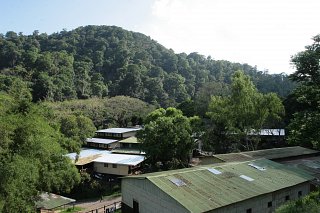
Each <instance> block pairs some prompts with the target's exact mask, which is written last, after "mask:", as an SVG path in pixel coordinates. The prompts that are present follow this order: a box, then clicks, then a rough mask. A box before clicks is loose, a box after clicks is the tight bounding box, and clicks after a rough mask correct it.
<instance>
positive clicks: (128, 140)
mask: <svg viewBox="0 0 320 213" xmlns="http://www.w3.org/2000/svg"><path fill="white" fill-rule="evenodd" d="M119 142H120V143H140V141H138V139H137V138H136V137H134V136H132V137H129V138H126V139H124V140H121V141H119Z"/></svg>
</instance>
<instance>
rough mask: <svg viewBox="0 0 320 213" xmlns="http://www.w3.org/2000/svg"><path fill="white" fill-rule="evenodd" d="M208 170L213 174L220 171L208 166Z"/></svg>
mask: <svg viewBox="0 0 320 213" xmlns="http://www.w3.org/2000/svg"><path fill="white" fill-rule="evenodd" d="M208 171H209V172H211V173H213V174H215V175H220V174H221V173H222V172H220V171H219V170H217V169H214V168H209V169H208Z"/></svg>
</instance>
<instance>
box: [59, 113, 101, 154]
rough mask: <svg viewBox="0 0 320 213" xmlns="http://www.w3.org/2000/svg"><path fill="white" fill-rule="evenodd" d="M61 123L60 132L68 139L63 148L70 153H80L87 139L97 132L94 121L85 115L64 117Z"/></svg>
mask: <svg viewBox="0 0 320 213" xmlns="http://www.w3.org/2000/svg"><path fill="white" fill-rule="evenodd" d="M60 123H61V126H60V131H61V133H62V134H64V136H65V137H66V138H67V140H66V141H65V143H64V144H63V147H64V148H65V149H67V150H68V151H69V152H76V151H79V150H80V148H81V146H82V144H83V143H84V141H85V140H86V138H89V137H92V136H93V134H94V132H95V131H96V128H95V126H94V124H93V122H92V120H91V119H90V118H88V117H85V116H83V115H78V116H76V115H68V116H65V117H62V118H61V121H60Z"/></svg>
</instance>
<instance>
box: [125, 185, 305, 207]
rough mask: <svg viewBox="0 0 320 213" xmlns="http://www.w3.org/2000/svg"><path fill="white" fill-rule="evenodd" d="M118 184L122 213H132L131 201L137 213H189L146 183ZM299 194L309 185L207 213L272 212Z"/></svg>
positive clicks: (298, 186)
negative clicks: (134, 203)
mask: <svg viewBox="0 0 320 213" xmlns="http://www.w3.org/2000/svg"><path fill="white" fill-rule="evenodd" d="M121 184H122V186H121V192H122V202H123V203H124V204H125V205H126V207H127V208H125V209H124V210H125V211H123V213H130V212H132V208H133V200H136V201H137V202H138V203H139V213H162V212H163V213H165V212H172V213H182V212H189V211H188V210H187V209H185V208H184V207H183V206H182V205H181V204H179V203H178V202H177V201H175V200H174V199H173V198H171V197H170V196H168V195H167V194H166V193H164V192H163V191H161V190H160V189H159V188H157V187H156V186H155V185H153V184H152V183H151V182H150V181H148V180H146V179H143V180H138V179H122V183H121ZM299 191H301V193H302V196H305V195H306V194H308V193H309V192H310V185H309V183H303V184H299V185H296V186H293V187H290V188H286V189H282V190H279V191H276V192H273V193H269V194H265V195H261V196H258V197H254V198H252V199H248V200H245V201H242V202H239V203H235V204H231V205H228V206H225V207H221V208H219V209H215V210H212V211H209V212H213V213H246V212H247V210H248V209H250V208H251V212H252V213H256V212H258V213H260V212H261V213H269V212H274V211H275V209H276V208H278V207H279V206H281V205H282V204H284V203H285V202H286V196H289V198H290V200H296V199H298V197H299V195H298V192H299ZM270 201H272V206H271V207H268V202H270ZM130 208H131V209H130Z"/></svg>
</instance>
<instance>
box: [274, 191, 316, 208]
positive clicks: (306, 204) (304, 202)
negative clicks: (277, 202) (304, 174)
mask: <svg viewBox="0 0 320 213" xmlns="http://www.w3.org/2000/svg"><path fill="white" fill-rule="evenodd" d="M319 198H320V197H319V191H316V192H312V193H310V194H309V195H307V196H306V197H304V198H302V199H299V200H297V201H290V202H289V203H287V204H285V205H282V206H281V207H279V208H278V209H277V210H276V213H300V212H308V213H318V212H320V203H319Z"/></svg>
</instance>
